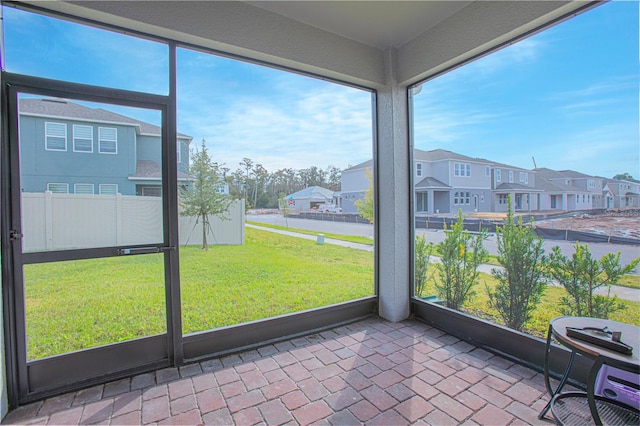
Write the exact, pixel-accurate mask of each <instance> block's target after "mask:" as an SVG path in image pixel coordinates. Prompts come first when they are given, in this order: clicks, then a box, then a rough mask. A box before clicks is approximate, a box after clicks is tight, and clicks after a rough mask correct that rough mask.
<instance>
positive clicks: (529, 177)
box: [491, 163, 542, 212]
mask: <svg viewBox="0 0 640 426" xmlns="http://www.w3.org/2000/svg"><path fill="white" fill-rule="evenodd" d="M491 164H492V166H491V174H492V176H491V185H492V186H491V189H492V197H491V209H492V210H491V211H494V212H506V211H507V200H508V197H509V196H511V202H512V204H513V208H514V210H515V211H536V210H540V197H541V195H540V194H541V192H542V190H541V189H539V188H536V180H537V176H536V172H535V171H531V170H527V169H521V168H519V167H514V166H510V165H508V164H501V163H491Z"/></svg>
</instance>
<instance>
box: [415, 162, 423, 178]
mask: <svg viewBox="0 0 640 426" xmlns="http://www.w3.org/2000/svg"><path fill="white" fill-rule="evenodd" d="M416 176H418V177H421V176H422V163H416Z"/></svg>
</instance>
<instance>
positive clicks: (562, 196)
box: [535, 167, 602, 211]
mask: <svg viewBox="0 0 640 426" xmlns="http://www.w3.org/2000/svg"><path fill="white" fill-rule="evenodd" d="M535 171H536V173H537V175H538V177H539V179H538V180H537V187H538V188H539V189H541V190H542V191H544V192H543V194H542V196H541V201H540V207H541V210H566V211H572V210H590V209H593V208H598V203H600V202H601V198H602V183H601V182H600V179H598V178H595V177H592V176H588V175H585V174H582V173H579V172H575V171H573V170H561V171H559V170H551V169H547V168H544V167H542V168H537V169H535Z"/></svg>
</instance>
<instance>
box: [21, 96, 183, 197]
mask: <svg viewBox="0 0 640 426" xmlns="http://www.w3.org/2000/svg"><path fill="white" fill-rule="evenodd" d="M19 111H20V125H19V129H20V158H21V162H20V166H21V182H22V191H23V192H45V191H51V192H58V193H71V194H103V195H109V194H116V193H119V194H122V195H146V196H160V195H161V164H160V163H161V154H160V153H161V144H160V138H161V129H160V127H158V126H155V125H152V124H149V123H145V122H142V121H139V120H135V119H133V118H130V117H126V116H124V115H120V114H116V113H114V112H110V111H107V110H104V109H101V108H90V107H87V106H83V105H80V104H77V103H74V102H70V101H68V100H64V99H50V98H49V99H32V98H22V99H20V104H19ZM191 140H192V138H191V137H190V136H187V135H183V134H178V142H177V146H176V150H177V151H176V152H177V156H178V180H179V184H180V185H188V182H189V174H188V173H189V144H190V143H191Z"/></svg>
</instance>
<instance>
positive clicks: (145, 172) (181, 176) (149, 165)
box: [129, 160, 193, 180]
mask: <svg viewBox="0 0 640 426" xmlns="http://www.w3.org/2000/svg"><path fill="white" fill-rule="evenodd" d="M161 178H162V169H161V168H160V164H158V163H156V162H155V161H151V160H138V162H137V163H136V174H135V175H132V176H129V179H130V180H134V179H141V180H160V179H161ZM178 180H193V176H191V175H189V174H187V173H184V172H181V171H180V170H178Z"/></svg>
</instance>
